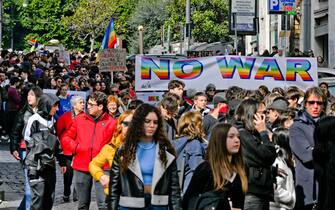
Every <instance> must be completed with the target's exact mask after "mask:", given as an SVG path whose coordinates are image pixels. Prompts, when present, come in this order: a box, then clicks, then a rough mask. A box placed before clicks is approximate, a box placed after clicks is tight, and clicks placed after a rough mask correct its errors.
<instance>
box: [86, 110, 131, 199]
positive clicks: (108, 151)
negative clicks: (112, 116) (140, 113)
mask: <svg viewBox="0 0 335 210" xmlns="http://www.w3.org/2000/svg"><path fill="white" fill-rule="evenodd" d="M132 118H133V111H129V110H127V111H125V112H123V113H122V114H121V116H120V117H119V119H118V121H117V125H116V130H115V132H114V134H113V138H112V140H111V141H110V142H109V144H106V145H105V146H104V147H103V148H102V149H101V151H100V152H99V154H98V155H97V156H95V158H93V160H92V161H91V162H90V164H89V171H90V173H91V175H92V177H93V178H94V179H95V180H96V181H100V183H101V185H102V186H103V187H104V191H105V193H106V195H108V184H109V175H106V174H105V173H104V170H103V167H104V166H105V165H106V164H109V166H111V165H112V163H113V158H114V154H115V152H116V150H117V148H118V147H120V145H121V144H123V142H124V138H125V135H126V133H127V130H128V126H129V124H130V122H131V119H132Z"/></svg>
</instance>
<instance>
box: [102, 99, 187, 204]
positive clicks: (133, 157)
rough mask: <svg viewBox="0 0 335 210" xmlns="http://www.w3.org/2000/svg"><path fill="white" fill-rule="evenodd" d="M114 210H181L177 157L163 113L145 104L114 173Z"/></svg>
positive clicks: (112, 192) (136, 118)
mask: <svg viewBox="0 0 335 210" xmlns="http://www.w3.org/2000/svg"><path fill="white" fill-rule="evenodd" d="M110 182H111V183H110V185H109V189H110V201H111V209H112V210H117V209H120V210H130V209H138V210H149V209H151V210H167V209H170V210H177V209H178V210H180V209H181V197H180V188H179V183H178V174H177V165H176V157H175V151H174V148H173V146H172V145H171V143H170V141H169V140H168V139H167V137H166V134H165V132H164V129H163V120H162V117H161V114H160V112H159V110H158V109H157V108H156V107H154V106H152V105H149V104H142V105H141V106H139V107H138V108H137V109H136V110H135V113H134V116H133V119H132V122H131V123H130V125H129V128H128V132H127V134H126V138H125V142H124V144H123V145H122V147H120V149H119V150H118V151H117V152H116V155H115V158H114V160H113V165H112V169H111V180H110Z"/></svg>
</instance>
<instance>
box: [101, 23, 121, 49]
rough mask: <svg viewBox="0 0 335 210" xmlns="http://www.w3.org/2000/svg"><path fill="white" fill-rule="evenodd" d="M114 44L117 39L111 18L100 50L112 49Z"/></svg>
mask: <svg viewBox="0 0 335 210" xmlns="http://www.w3.org/2000/svg"><path fill="white" fill-rule="evenodd" d="M116 42H117V39H116V32H115V29H114V18H113V17H111V19H110V21H109V23H108V26H107V29H106V32H105V36H104V39H103V40H102V45H101V49H110V48H114V46H115V44H116Z"/></svg>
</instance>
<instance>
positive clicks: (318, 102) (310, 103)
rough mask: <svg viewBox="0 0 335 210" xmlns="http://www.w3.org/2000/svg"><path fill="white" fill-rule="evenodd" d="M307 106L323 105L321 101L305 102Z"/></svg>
mask: <svg viewBox="0 0 335 210" xmlns="http://www.w3.org/2000/svg"><path fill="white" fill-rule="evenodd" d="M307 103H308V104H309V105H314V104H317V105H319V106H321V105H323V101H307Z"/></svg>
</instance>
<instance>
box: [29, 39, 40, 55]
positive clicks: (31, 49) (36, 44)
mask: <svg viewBox="0 0 335 210" xmlns="http://www.w3.org/2000/svg"><path fill="white" fill-rule="evenodd" d="M32 41H33V42H34V43H33V46H31V48H30V52H34V51H36V49H37V48H38V42H37V41H36V40H32Z"/></svg>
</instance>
